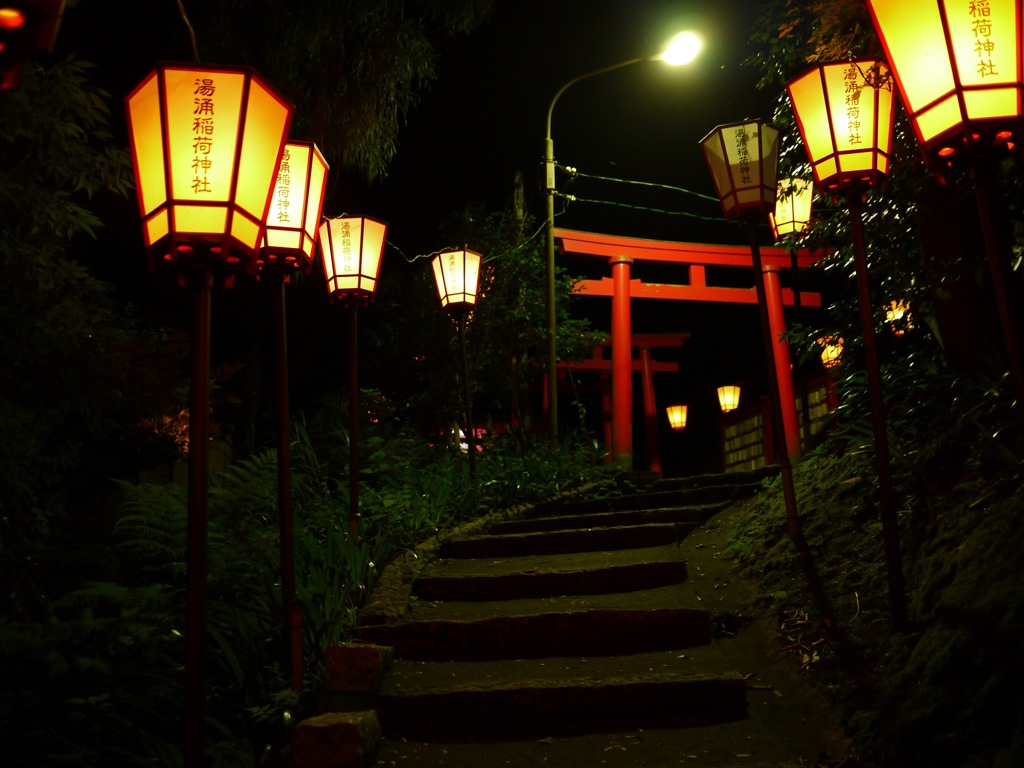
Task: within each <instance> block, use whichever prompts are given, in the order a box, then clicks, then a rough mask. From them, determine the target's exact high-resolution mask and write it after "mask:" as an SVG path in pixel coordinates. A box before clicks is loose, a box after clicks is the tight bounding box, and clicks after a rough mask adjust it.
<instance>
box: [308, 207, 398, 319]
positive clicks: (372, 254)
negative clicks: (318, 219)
mask: <svg viewBox="0 0 1024 768" xmlns="http://www.w3.org/2000/svg"><path fill="white" fill-rule="evenodd" d="M387 233H388V225H387V224H385V223H384V222H382V221H377V220H376V219H371V218H369V217H367V216H339V217H338V218H336V219H325V220H324V222H323V223H322V224H321V225H320V251H321V253H323V257H324V274H325V276H326V277H327V290H328V292H329V293H330V294H331V299H332V300H334V301H340V302H342V303H352V302H355V303H360V304H369V303H370V302H371V301H372V300H373V295H374V292H375V291H376V290H377V277H378V275H379V274H380V262H381V257H382V256H383V255H384V243H385V242H386V241H387Z"/></svg>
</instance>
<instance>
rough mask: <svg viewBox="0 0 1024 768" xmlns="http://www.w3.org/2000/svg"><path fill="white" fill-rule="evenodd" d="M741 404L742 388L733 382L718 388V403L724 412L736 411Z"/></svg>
mask: <svg viewBox="0 0 1024 768" xmlns="http://www.w3.org/2000/svg"><path fill="white" fill-rule="evenodd" d="M739 404H740V388H739V387H737V386H735V385H733V384H726V385H725V386H724V387H719V388H718V405H719V406H721V408H722V412H723V413H728V412H729V411H735V410H736V409H737V408H738V407H739Z"/></svg>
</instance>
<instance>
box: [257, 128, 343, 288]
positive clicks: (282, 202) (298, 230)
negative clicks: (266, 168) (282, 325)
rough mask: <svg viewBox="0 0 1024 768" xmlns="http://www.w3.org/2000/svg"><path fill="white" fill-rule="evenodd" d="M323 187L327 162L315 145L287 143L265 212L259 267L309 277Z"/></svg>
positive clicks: (298, 142)
mask: <svg viewBox="0 0 1024 768" xmlns="http://www.w3.org/2000/svg"><path fill="white" fill-rule="evenodd" d="M326 188H327V161H325V160H324V156H323V155H322V154H320V150H319V149H317V147H316V145H315V144H313V143H312V142H308V141H290V142H288V143H287V144H285V145H284V149H283V150H282V151H281V162H280V166H279V167H278V171H277V178H276V179H275V181H274V190H273V193H272V194H271V199H270V210H269V211H268V212H267V228H266V233H265V235H264V238H263V249H262V251H261V253H260V256H259V267H260V269H261V270H262V269H265V268H267V267H272V268H274V269H278V270H281V271H282V272H284V273H290V272H297V271H299V272H303V273H305V274H309V271H310V269H311V268H312V265H313V253H314V250H315V249H316V236H317V226H318V225H319V224H320V212H321V211H322V210H323V205H324V191H325V190H326Z"/></svg>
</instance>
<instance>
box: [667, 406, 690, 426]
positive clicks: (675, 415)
mask: <svg viewBox="0 0 1024 768" xmlns="http://www.w3.org/2000/svg"><path fill="white" fill-rule="evenodd" d="M665 414H666V415H667V416H668V425H669V426H670V427H672V429H674V430H676V431H677V432H678V431H680V430H683V429H686V406H685V405H670V406H668V407H667V408H666V409H665Z"/></svg>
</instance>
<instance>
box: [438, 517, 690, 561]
mask: <svg viewBox="0 0 1024 768" xmlns="http://www.w3.org/2000/svg"><path fill="white" fill-rule="evenodd" d="M696 525H697V524H696V523H648V524H645V525H622V526H608V527H604V528H590V529H582V530H559V531H540V532H535V533H518V534H508V535H499V536H491V535H484V536H473V537H466V538H457V539H452V540H450V541H446V542H444V543H443V544H442V545H441V546H440V547H439V548H438V555H439V556H440V557H443V558H451V557H514V556H520V555H533V554H558V553H570V552H596V551H602V550H613V549H636V548H638V547H654V546H658V545H662V544H670V543H678V542H679V541H680V540H681V539H682V538H684V537H685V536H686V534H687V533H689V531H691V530H692V529H693V528H695V527H696Z"/></svg>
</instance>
